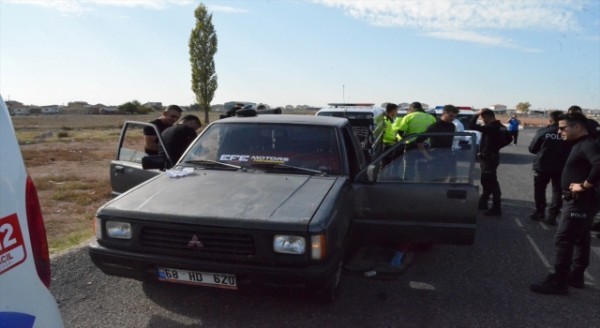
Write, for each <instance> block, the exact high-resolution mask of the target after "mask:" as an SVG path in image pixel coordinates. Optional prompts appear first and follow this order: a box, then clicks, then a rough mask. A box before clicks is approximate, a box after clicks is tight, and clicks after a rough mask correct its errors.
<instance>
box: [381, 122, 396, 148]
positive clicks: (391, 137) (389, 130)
mask: <svg viewBox="0 0 600 328" xmlns="http://www.w3.org/2000/svg"><path fill="white" fill-rule="evenodd" d="M397 121H398V120H396V122H397ZM383 122H384V124H385V131H384V132H383V145H384V146H391V145H393V144H395V143H396V141H397V140H396V133H398V130H396V129H394V122H393V121H392V120H391V119H390V118H389V117H387V116H386V117H384V118H383Z"/></svg>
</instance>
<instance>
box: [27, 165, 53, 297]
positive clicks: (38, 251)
mask: <svg viewBox="0 0 600 328" xmlns="http://www.w3.org/2000/svg"><path fill="white" fill-rule="evenodd" d="M25 206H26V210H27V226H28V227H29V239H30V242H31V248H32V252H33V254H32V255H33V259H34V262H35V269H36V270H37V273H38V276H39V277H40V280H42V282H43V283H44V285H46V287H47V288H50V278H51V276H50V254H49V253H48V241H47V240H46V227H45V226H44V218H43V216H42V209H41V208H40V201H39V199H38V195H37V190H36V189H35V185H34V184H33V181H32V180H31V177H29V176H27V184H26V186H25Z"/></svg>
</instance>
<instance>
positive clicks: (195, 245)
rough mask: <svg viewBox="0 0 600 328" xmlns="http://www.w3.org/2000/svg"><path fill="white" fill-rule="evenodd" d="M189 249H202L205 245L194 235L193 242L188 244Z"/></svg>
mask: <svg viewBox="0 0 600 328" xmlns="http://www.w3.org/2000/svg"><path fill="white" fill-rule="evenodd" d="M187 247H190V248H201V247H204V245H203V244H202V242H201V241H199V240H198V236H196V234H194V235H193V236H192V240H190V241H189V242H188V244H187Z"/></svg>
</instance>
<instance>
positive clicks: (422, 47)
mask: <svg viewBox="0 0 600 328" xmlns="http://www.w3.org/2000/svg"><path fill="white" fill-rule="evenodd" d="M199 3H200V2H199V1H175V0H173V1H168V0H162V1H161V0H78V1H75V0H63V1H58V0H56V1H51V0H47V1H42V0H0V94H2V97H3V98H4V99H5V100H8V99H11V100H17V101H20V102H22V103H25V104H35V105H51V104H58V105H62V104H64V105H66V104H67V103H68V102H70V101H86V102H88V103H90V104H97V103H102V104H105V105H120V104H122V103H125V102H127V101H131V100H134V99H135V100H138V101H140V102H142V103H145V102H148V101H156V102H162V103H163V104H165V105H168V104H172V103H175V104H179V105H189V104H192V103H193V102H194V95H193V93H192V91H191V82H190V80H191V71H190V63H189V52H188V41H189V36H190V32H191V30H192V28H193V27H194V25H195V18H194V9H195V8H196V7H197V6H198V4H199ZM202 3H203V4H204V5H206V6H207V7H208V9H209V12H211V13H212V15H213V24H214V26H215V29H216V32H217V37H218V52H217V54H216V56H215V58H214V59H215V65H216V70H217V75H218V83H219V88H218V89H217V91H216V94H215V97H214V99H213V102H212V103H213V104H220V103H221V104H222V103H224V102H227V101H231V100H244V101H254V102H264V103H267V104H269V105H271V106H273V107H274V106H285V105H294V106H295V105H311V106H323V105H325V104H327V103H328V102H342V101H346V102H373V103H377V104H380V103H382V102H388V101H389V102H396V103H400V102H412V101H421V102H424V103H427V104H429V105H430V106H435V105H440V104H448V103H451V104H454V105H470V106H474V107H477V108H480V107H486V106H490V105H494V104H504V105H507V106H508V107H509V108H514V107H515V105H516V104H517V103H519V102H524V101H528V102H530V103H531V105H532V108H533V109H538V108H539V109H544V108H546V109H550V108H558V109H566V108H568V107H569V106H570V105H573V104H578V105H580V106H582V107H584V108H590V109H600V1H598V0H590V1H582V0H578V1H552V0H526V1H516V0H515V1H512V0H510V1H501V0H490V1H483V0H482V1H466V0H462V1H450V0H447V1H444V0H423V1H418V0H407V1H385V0H370V1H369V0H363V1H359V0H356V1H351V0H314V1H302V0H296V1H285V0H280V1H277V0H271V1H259V0H247V1H227V0H214V1H202Z"/></svg>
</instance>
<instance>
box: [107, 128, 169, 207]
mask: <svg viewBox="0 0 600 328" xmlns="http://www.w3.org/2000/svg"><path fill="white" fill-rule="evenodd" d="M144 127H150V128H152V129H154V131H155V132H156V135H157V136H158V141H159V143H160V145H161V146H162V147H163V149H164V144H163V142H162V139H161V138H160V133H158V130H157V128H156V126H154V125H153V124H150V123H144V122H135V121H127V122H125V124H124V125H123V129H122V130H121V137H120V138H119V146H118V148H117V156H116V158H115V159H114V160H112V161H111V163H110V184H111V187H112V194H113V195H115V196H116V195H119V194H121V193H123V192H125V191H127V190H129V189H131V188H133V187H135V186H137V185H138V184H140V183H142V182H144V181H146V180H148V179H150V178H152V177H154V176H156V175H158V174H159V173H160V172H161V171H162V168H163V167H164V159H163V158H162V157H161V156H160V155H152V156H149V155H148V154H146V152H145V151H144V133H143V130H144ZM167 158H168V159H167V160H171V159H170V157H169V156H168V155H167ZM161 164H162V165H161Z"/></svg>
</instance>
